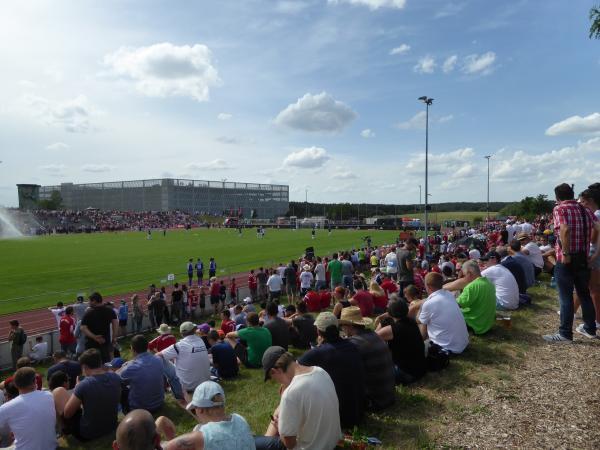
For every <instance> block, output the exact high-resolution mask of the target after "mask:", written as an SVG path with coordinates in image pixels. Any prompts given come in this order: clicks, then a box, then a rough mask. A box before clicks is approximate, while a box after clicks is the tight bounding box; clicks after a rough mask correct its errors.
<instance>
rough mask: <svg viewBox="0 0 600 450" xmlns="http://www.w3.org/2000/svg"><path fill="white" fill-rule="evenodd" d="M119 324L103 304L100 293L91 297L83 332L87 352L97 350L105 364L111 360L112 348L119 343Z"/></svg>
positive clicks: (83, 321) (84, 318) (83, 323)
mask: <svg viewBox="0 0 600 450" xmlns="http://www.w3.org/2000/svg"><path fill="white" fill-rule="evenodd" d="M117 324H118V321H117V316H116V314H115V312H114V311H113V310H112V308H110V307H108V306H105V305H103V304H102V296H101V295H100V294H99V293H98V292H94V293H93V294H92V295H90V309H89V310H88V311H87V312H86V313H85V316H83V319H82V321H81V331H82V332H83V333H84V334H85V336H86V341H85V348H86V350H89V349H91V348H97V349H98V350H99V351H100V355H101V356H102V361H103V362H108V361H110V360H111V353H112V346H113V345H114V344H116V343H117ZM111 332H112V339H111Z"/></svg>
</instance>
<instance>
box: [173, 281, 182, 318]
mask: <svg viewBox="0 0 600 450" xmlns="http://www.w3.org/2000/svg"><path fill="white" fill-rule="evenodd" d="M182 302H183V291H182V290H181V289H180V288H179V283H175V285H174V289H173V292H171V322H172V323H179V322H180V321H181V304H182Z"/></svg>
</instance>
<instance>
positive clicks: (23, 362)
mask: <svg viewBox="0 0 600 450" xmlns="http://www.w3.org/2000/svg"><path fill="white" fill-rule="evenodd" d="M24 367H31V360H30V359H29V358H28V357H27V356H23V357H22V358H19V360H18V361H17V370H19V369H22V368H24ZM15 375H16V372H15ZM15 375H11V376H10V377H8V378H7V379H6V380H4V381H3V382H2V383H0V389H4V386H5V385H7V384H8V383H10V382H11V381H13V380H14V378H15ZM35 384H36V386H37V389H38V391H41V390H42V384H43V379H42V376H41V375H40V374H39V373H37V372H36V373H35Z"/></svg>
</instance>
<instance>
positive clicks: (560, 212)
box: [543, 183, 600, 343]
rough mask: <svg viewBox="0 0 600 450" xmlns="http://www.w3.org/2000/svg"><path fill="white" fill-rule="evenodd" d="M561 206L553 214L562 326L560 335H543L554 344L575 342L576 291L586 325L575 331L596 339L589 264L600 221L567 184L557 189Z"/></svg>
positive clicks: (599, 235)
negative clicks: (588, 260) (590, 250)
mask: <svg viewBox="0 0 600 450" xmlns="http://www.w3.org/2000/svg"><path fill="white" fill-rule="evenodd" d="M554 193H555V195H556V200H557V205H556V206H555V207H554V210H553V212H552V215H553V218H554V232H555V233H558V239H557V241H556V266H555V267H554V277H555V278H556V284H557V287H558V295H559V301H560V327H559V332H558V333H557V334H549V335H545V336H543V338H544V340H545V341H547V342H551V343H572V342H573V313H574V308H573V288H574V289H575V291H576V292H577V296H578V297H579V299H580V301H581V312H582V314H583V322H584V323H583V324H581V325H579V326H578V327H577V328H576V329H575V331H577V332H578V333H579V334H581V335H583V336H585V337H588V338H596V320H595V310H594V304H593V303H592V299H591V296H590V291H589V287H588V286H589V281H590V269H589V267H588V264H587V259H588V252H589V248H590V241H591V238H592V236H593V237H595V238H596V241H597V244H600V222H598V220H597V219H596V217H595V216H594V215H593V214H592V212H591V211H590V210H589V209H587V208H585V207H583V206H582V205H580V204H579V203H577V202H576V201H575V196H574V192H573V188H572V186H570V185H568V184H566V183H563V184H560V185H558V186H556V187H555V188H554Z"/></svg>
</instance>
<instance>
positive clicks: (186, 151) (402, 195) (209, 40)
mask: <svg viewBox="0 0 600 450" xmlns="http://www.w3.org/2000/svg"><path fill="white" fill-rule="evenodd" d="M592 5H593V2H591V1H584V0H572V1H569V2H564V1H562V0H548V1H546V2H543V7H542V6H541V5H540V3H539V2H538V1H535V0H529V1H528V0H507V1H501V2H492V1H490V0H488V1H483V0H464V1H461V0H456V1H454V0H451V1H448V0H298V1H292V0H280V1H277V0H265V1H259V0H215V1H191V0H187V1H184V0H181V1H167V0H163V1H158V0H119V1H112V0H103V1H102V2H98V1H91V0H77V1H75V0H72V1H61V0H52V1H50V0H48V1H41V0H40V1H35V0H31V1H27V2H24V1H19V0H6V1H3V2H1V3H0V40H1V41H2V43H3V45H2V46H0V60H1V61H2V70H1V71H0V160H1V161H2V163H0V205H5V206H16V205H17V203H18V202H17V191H16V186H15V185H16V184H17V183H36V184H41V185H56V184H60V183H62V182H74V183H87V182H101V181H117V180H136V179H146V178H167V177H169V178H170V177H174V178H190V179H203V180H223V179H227V181H241V182H260V183H276V184H289V186H290V199H291V200H297V201H304V200H305V198H306V196H307V197H308V200H309V201H312V202H328V203H331V202H368V203H397V204H409V203H417V202H419V201H420V200H419V186H420V185H421V186H422V188H423V192H424V187H425V105H424V104H423V103H422V102H419V101H418V97H421V96H423V95H426V96H428V97H431V98H433V99H434V101H433V104H432V105H431V107H430V109H429V193H430V195H431V196H430V202H431V203H438V202H447V201H485V200H486V182H487V161H486V159H485V158H484V156H486V155H492V157H491V159H490V200H491V201H515V200H520V199H521V198H523V197H524V196H527V195H533V196H535V195H537V194H540V193H542V194H547V195H549V196H550V197H552V188H553V187H554V186H555V185H556V184H558V183H561V182H569V183H575V190H576V191H577V192H580V191H581V190H583V189H584V188H585V187H586V186H587V185H588V184H590V183H591V182H595V181H600V89H599V88H598V80H600V41H599V40H591V39H589V38H588V30H589V21H588V12H589V8H590V7H591V6H592Z"/></svg>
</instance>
